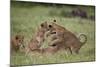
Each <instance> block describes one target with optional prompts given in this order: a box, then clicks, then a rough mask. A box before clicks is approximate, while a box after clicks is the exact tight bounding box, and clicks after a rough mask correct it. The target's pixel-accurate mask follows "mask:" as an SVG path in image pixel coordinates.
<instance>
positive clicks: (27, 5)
mask: <svg viewBox="0 0 100 67" xmlns="http://www.w3.org/2000/svg"><path fill="white" fill-rule="evenodd" d="M79 9H81V11H80V14H78V12H79ZM73 11H74V12H75V11H76V15H75V13H74V14H73ZM83 14H84V15H86V16H84V15H83ZM53 19H56V20H57V24H60V25H61V26H63V27H65V28H66V29H68V30H69V31H72V32H73V33H74V34H75V35H76V36H77V35H78V34H80V33H85V34H86V35H87V38H88V40H87V43H86V44H85V45H84V46H83V47H82V48H81V49H80V53H79V54H72V55H71V54H70V53H69V51H60V52H58V53H56V54H54V55H41V54H35V53H33V54H31V55H27V56H25V54H24V53H21V52H17V53H14V54H11V65H32V64H51V63H69V62H84V61H87V62H88V61H94V60H95V7H94V6H83V5H66V4H54V3H52V4H50V3H36V2H23V1H11V36H13V35H16V34H23V35H24V36H25V40H24V41H25V45H27V44H28V42H29V41H30V39H31V38H32V36H33V35H34V33H35V30H36V28H37V27H38V26H39V24H41V23H42V22H44V21H50V22H52V21H53ZM47 42H48V40H47V41H45V43H44V44H43V46H42V47H44V48H45V47H47V46H48V44H47Z"/></svg>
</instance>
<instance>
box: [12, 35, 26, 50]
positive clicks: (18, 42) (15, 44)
mask: <svg viewBox="0 0 100 67" xmlns="http://www.w3.org/2000/svg"><path fill="white" fill-rule="evenodd" d="M23 40H24V36H22V35H15V36H13V37H11V52H12V51H15V52H17V51H18V50H19V49H20V47H21V46H22V47H23V48H24V47H25V46H24V44H23Z"/></svg>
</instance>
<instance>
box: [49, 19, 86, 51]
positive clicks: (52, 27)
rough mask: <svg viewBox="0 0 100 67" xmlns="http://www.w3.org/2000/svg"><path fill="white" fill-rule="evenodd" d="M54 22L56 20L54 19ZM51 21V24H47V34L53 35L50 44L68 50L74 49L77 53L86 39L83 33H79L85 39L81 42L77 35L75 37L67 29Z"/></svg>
mask: <svg viewBox="0 0 100 67" xmlns="http://www.w3.org/2000/svg"><path fill="white" fill-rule="evenodd" d="M54 22H56V20H54ZM54 22H51V24H49V25H48V27H49V33H48V34H47V35H48V36H50V35H54V36H53V37H52V41H51V44H50V45H54V44H55V45H58V46H59V47H60V48H64V49H69V50H70V52H71V53H72V51H74V52H75V53H79V50H80V48H81V47H82V45H84V44H85V43H86V41H87V37H86V35H85V34H81V35H80V36H79V38H81V36H84V38H85V40H84V42H81V41H80V40H79V38H78V37H76V36H75V35H74V34H73V33H72V32H70V31H68V30H67V29H65V28H64V27H62V26H60V25H58V24H56V23H54Z"/></svg>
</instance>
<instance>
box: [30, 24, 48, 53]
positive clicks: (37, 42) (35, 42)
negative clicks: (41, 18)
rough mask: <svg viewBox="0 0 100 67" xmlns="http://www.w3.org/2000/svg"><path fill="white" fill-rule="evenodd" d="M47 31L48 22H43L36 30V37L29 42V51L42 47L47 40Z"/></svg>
mask: <svg viewBox="0 0 100 67" xmlns="http://www.w3.org/2000/svg"><path fill="white" fill-rule="evenodd" d="M46 31H47V22H44V23H41V25H40V26H39V28H38V29H37V30H36V33H35V35H34V37H32V39H31V40H30V42H29V44H28V52H29V51H34V50H37V49H39V48H40V47H41V45H42V43H43V42H44V40H45V32H46Z"/></svg>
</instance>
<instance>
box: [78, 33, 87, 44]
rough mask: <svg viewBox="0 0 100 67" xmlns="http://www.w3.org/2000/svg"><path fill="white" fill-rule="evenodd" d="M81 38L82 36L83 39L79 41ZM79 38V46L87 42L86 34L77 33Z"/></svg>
mask: <svg viewBox="0 0 100 67" xmlns="http://www.w3.org/2000/svg"><path fill="white" fill-rule="evenodd" d="M83 38H84V41H81V40H83ZM79 40H80V42H81V46H83V45H84V44H85V43H86V42H87V36H86V35H85V34H83V33H81V34H79Z"/></svg>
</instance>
